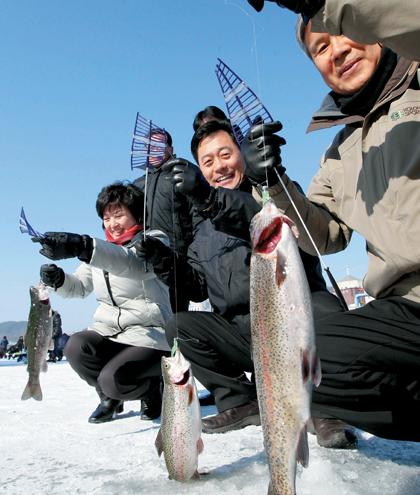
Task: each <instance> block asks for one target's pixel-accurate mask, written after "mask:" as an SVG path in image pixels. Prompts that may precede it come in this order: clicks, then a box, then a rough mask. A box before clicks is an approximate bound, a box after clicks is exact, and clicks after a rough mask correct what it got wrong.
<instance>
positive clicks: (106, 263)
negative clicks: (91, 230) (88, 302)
mask: <svg viewBox="0 0 420 495" xmlns="http://www.w3.org/2000/svg"><path fill="white" fill-rule="evenodd" d="M140 235H143V232H141V233H139V234H137V235H135V236H134V237H133V239H132V240H131V241H130V242H129V243H128V244H125V245H124V246H118V245H116V244H112V243H110V242H107V241H103V240H101V239H96V238H94V239H93V245H94V248H93V254H92V259H91V261H90V263H83V264H82V265H81V266H79V268H78V269H77V270H76V271H75V272H74V273H73V274H68V273H66V274H65V281H64V284H63V285H62V286H61V287H59V288H58V289H57V290H56V293H57V294H58V295H59V296H61V297H63V298H72V297H79V298H85V297H87V296H88V295H89V294H90V293H91V292H92V291H94V292H95V296H96V299H97V300H98V302H99V306H98V309H97V310H96V312H95V314H94V317H93V319H94V323H93V324H92V325H90V326H89V327H88V330H94V331H95V332H98V333H99V334H100V335H103V336H106V337H109V338H110V339H111V340H113V341H115V342H120V343H122V344H129V345H134V346H138V347H140V346H141V347H143V346H144V347H149V348H152V349H159V350H165V351H167V350H169V346H168V343H167V341H166V337H165V330H164V327H165V324H166V322H167V321H168V320H169V318H170V317H171V316H172V310H171V305H170V301H169V293H168V287H167V286H166V285H164V284H163V283H162V282H161V281H160V280H159V279H158V278H157V277H156V275H155V273H154V271H153V267H152V266H151V265H149V264H147V267H146V265H145V263H143V262H141V261H140V260H139V259H138V258H137V256H136V253H135V249H134V244H135V242H136V240H137V239H138V238H139V236H140ZM148 235H152V236H154V237H156V238H158V239H160V240H161V241H163V242H164V243H165V244H166V245H167V246H169V239H168V237H167V236H166V235H165V234H164V233H163V232H160V231H158V230H153V231H150V232H148ZM52 290H53V289H52Z"/></svg>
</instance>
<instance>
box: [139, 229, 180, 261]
mask: <svg viewBox="0 0 420 495" xmlns="http://www.w3.org/2000/svg"><path fill="white" fill-rule="evenodd" d="M134 247H135V248H136V255H137V258H138V259H139V260H140V261H147V263H150V264H151V265H153V266H157V265H159V264H161V263H162V261H163V259H164V258H169V257H170V256H171V254H172V251H171V248H169V247H168V246H165V244H164V243H163V242H162V241H160V240H159V239H156V237H152V236H149V235H146V238H144V237H143V236H140V238H139V240H138V241H137V242H136V243H135V244H134Z"/></svg>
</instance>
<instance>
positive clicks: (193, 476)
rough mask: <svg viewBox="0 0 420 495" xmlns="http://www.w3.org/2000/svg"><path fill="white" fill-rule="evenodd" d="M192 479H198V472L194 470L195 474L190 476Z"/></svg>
mask: <svg viewBox="0 0 420 495" xmlns="http://www.w3.org/2000/svg"><path fill="white" fill-rule="evenodd" d="M192 478H196V479H198V480H199V479H200V473H199V472H198V470H197V469H196V470H195V473H194V474H193V475H192Z"/></svg>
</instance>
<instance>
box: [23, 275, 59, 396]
mask: <svg viewBox="0 0 420 495" xmlns="http://www.w3.org/2000/svg"><path fill="white" fill-rule="evenodd" d="M29 293H30V295H31V310H30V311H29V318H28V328H27V331H26V335H25V345H26V347H27V351H28V373H29V380H28V384H27V385H26V387H25V390H24V391H23V394H22V400H27V399H30V398H31V397H32V398H34V399H35V400H42V391H41V385H40V382H39V374H40V372H41V371H44V372H45V371H47V369H48V365H47V361H46V359H47V353H48V347H49V345H50V342H51V336H52V330H53V316H54V313H53V311H52V310H51V306H50V293H49V292H48V290H47V289H46V288H45V287H44V286H42V285H41V286H39V287H31V288H30V289H29Z"/></svg>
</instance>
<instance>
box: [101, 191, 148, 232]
mask: <svg viewBox="0 0 420 495" xmlns="http://www.w3.org/2000/svg"><path fill="white" fill-rule="evenodd" d="M122 205H124V206H126V207H127V208H128V209H129V210H130V212H131V214H132V215H133V217H134V218H135V219H136V220H137V221H140V219H141V218H142V216H143V208H144V194H143V193H142V192H141V191H140V189H139V188H138V187H137V186H135V185H134V184H131V183H130V182H128V183H127V184H124V183H123V182H120V181H117V182H114V183H113V184H111V185H109V186H105V187H104V188H103V189H102V191H101V192H100V193H99V195H98V199H97V200H96V211H97V213H98V215H99V218H102V219H103V218H104V211H105V208H106V207H107V206H122ZM102 228H103V229H105V226H104V224H102Z"/></svg>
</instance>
